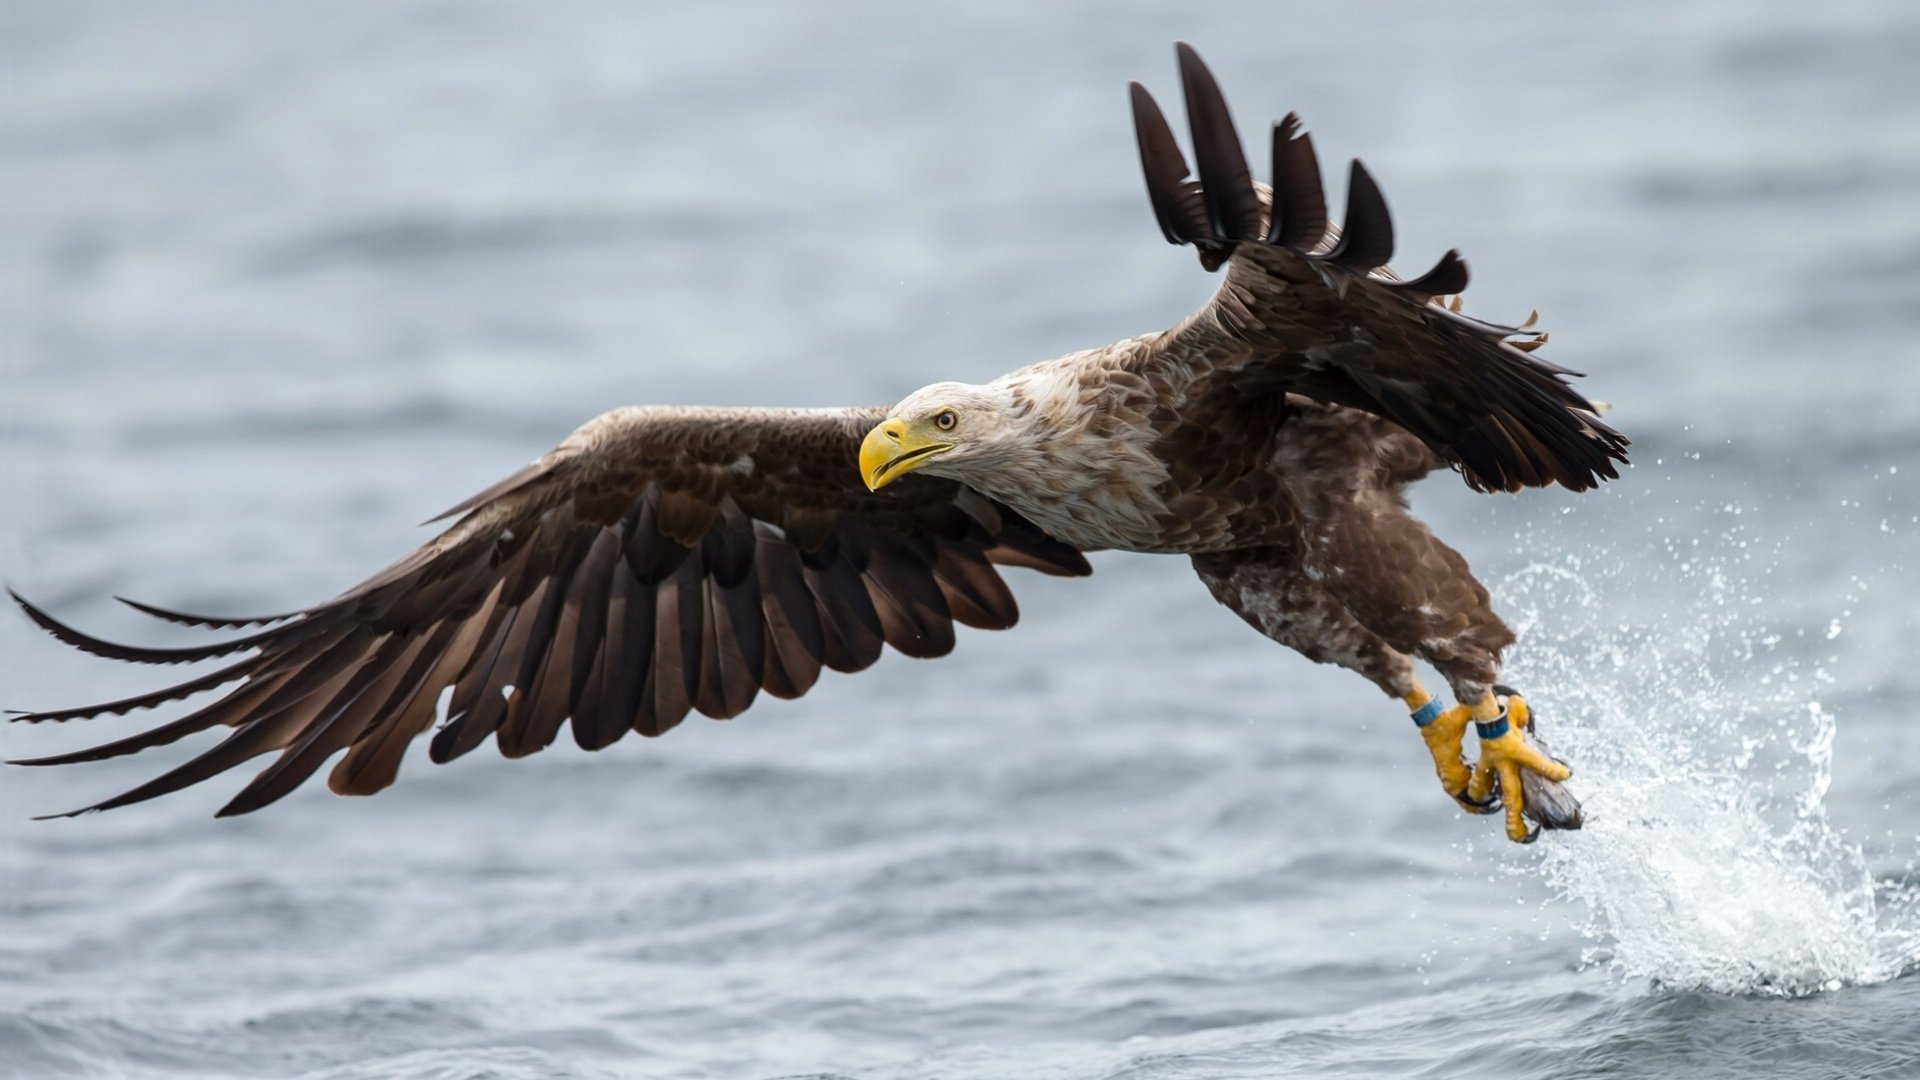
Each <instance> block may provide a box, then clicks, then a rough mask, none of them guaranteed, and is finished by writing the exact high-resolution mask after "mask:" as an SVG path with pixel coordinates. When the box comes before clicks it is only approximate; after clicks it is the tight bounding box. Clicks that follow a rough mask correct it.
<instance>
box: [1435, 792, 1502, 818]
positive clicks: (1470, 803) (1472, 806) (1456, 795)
mask: <svg viewBox="0 0 1920 1080" xmlns="http://www.w3.org/2000/svg"><path fill="white" fill-rule="evenodd" d="M1447 794H1448V795H1450V796H1452V797H1453V801H1454V802H1456V803H1459V804H1460V809H1462V810H1465V811H1466V812H1467V813H1469V814H1491V813H1493V812H1494V811H1496V810H1498V809H1500V793H1499V791H1498V790H1495V791H1491V792H1488V793H1487V797H1486V798H1484V799H1475V798H1473V797H1472V796H1470V795H1468V794H1467V793H1466V790H1465V789H1464V788H1463V789H1461V790H1459V791H1449V792H1447Z"/></svg>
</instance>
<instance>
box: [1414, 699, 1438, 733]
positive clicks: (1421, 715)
mask: <svg viewBox="0 0 1920 1080" xmlns="http://www.w3.org/2000/svg"><path fill="white" fill-rule="evenodd" d="M1442 711H1443V710H1442V709H1441V708H1440V703H1439V702H1438V701H1434V700H1429V701H1428V702H1427V703H1426V704H1425V705H1422V706H1420V707H1419V708H1418V709H1415V710H1413V726H1414V727H1426V726H1427V725H1428V724H1431V723H1433V722H1434V721H1435V720H1438V719H1440V713H1441V712H1442Z"/></svg>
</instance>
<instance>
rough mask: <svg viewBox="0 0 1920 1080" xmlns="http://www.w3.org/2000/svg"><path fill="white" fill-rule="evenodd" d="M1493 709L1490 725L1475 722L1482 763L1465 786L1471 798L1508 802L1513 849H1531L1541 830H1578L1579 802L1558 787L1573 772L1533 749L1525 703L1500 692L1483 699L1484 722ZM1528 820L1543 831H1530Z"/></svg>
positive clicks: (1476, 765)
mask: <svg viewBox="0 0 1920 1080" xmlns="http://www.w3.org/2000/svg"><path fill="white" fill-rule="evenodd" d="M1489 706H1490V707H1491V708H1492V714H1491V719H1479V718H1476V720H1475V726H1476V727H1477V729H1478V731H1479V735H1480V760H1479V761H1477V762H1475V763H1474V766H1473V777H1472V779H1471V780H1470V781H1469V782H1468V784H1467V791H1466V794H1467V796H1468V798H1470V799H1475V800H1488V799H1497V800H1499V801H1500V802H1504V803H1505V804H1506V809H1507V838H1508V839H1510V840H1512V841H1514V842H1515V843H1521V844H1531V843H1533V842H1534V841H1535V840H1537V839H1539V836H1540V829H1577V828H1579V827H1580V824H1581V814H1580V801H1579V800H1578V799H1576V798H1574V797H1573V794H1572V793H1571V792H1569V791H1568V790H1567V789H1566V788H1564V787H1562V786H1560V785H1561V784H1562V783H1563V782H1564V781H1566V780H1567V779H1568V778H1569V777H1571V776H1572V775H1573V770H1572V769H1571V768H1568V767H1567V764H1566V762H1564V761H1560V760H1559V759H1557V758H1554V757H1551V756H1549V755H1548V754H1547V753H1546V752H1545V751H1544V750H1542V749H1541V748H1540V747H1539V746H1537V745H1535V743H1534V741H1533V739H1532V736H1533V734H1534V722H1533V712H1532V710H1531V709H1529V708H1528V707H1527V702H1526V699H1524V698H1522V697H1521V696H1520V695H1519V694H1518V693H1515V692H1514V691H1513V690H1512V689H1510V688H1508V687H1505V686H1500V687H1495V692H1494V693H1491V694H1488V695H1487V697H1486V698H1485V699H1483V701H1482V703H1481V706H1480V709H1479V712H1480V714H1481V715H1482V716H1484V715H1486V711H1487V708H1488V707H1489ZM1529 820H1532V821H1533V822H1534V823H1535V824H1537V825H1538V826H1539V828H1538V829H1533V828H1529V827H1528V826H1527V822H1528V821H1529Z"/></svg>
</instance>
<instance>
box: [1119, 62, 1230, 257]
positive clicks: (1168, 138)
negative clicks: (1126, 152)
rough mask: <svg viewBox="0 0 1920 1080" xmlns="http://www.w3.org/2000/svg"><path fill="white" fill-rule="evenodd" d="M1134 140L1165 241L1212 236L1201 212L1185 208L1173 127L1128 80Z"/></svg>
mask: <svg viewBox="0 0 1920 1080" xmlns="http://www.w3.org/2000/svg"><path fill="white" fill-rule="evenodd" d="M1129 85H1130V89H1129V91H1128V92H1129V94H1130V95H1131V97H1132V99H1133V132H1134V140H1135V142H1137V143H1138V144H1139V148H1140V171H1141V172H1142V173H1143V174H1144V175H1145V177H1146V181H1147V199H1148V201H1150V202H1151V203H1152V204H1153V216H1154V219H1155V220H1156V221H1158V222H1159V223H1160V232H1161V233H1162V235H1164V236H1165V237H1166V238H1167V243H1169V244H1193V243H1200V242H1202V241H1206V240H1210V239H1212V233H1211V231H1210V230H1209V229H1208V228H1207V225H1206V215H1205V214H1204V212H1202V213H1198V214H1194V213H1189V212H1188V207H1187V199H1186V195H1187V194H1188V192H1187V188H1188V186H1189V185H1188V184H1187V176H1188V171H1187V159H1186V157H1185V156H1184V155H1182V154H1181V153H1180V144H1179V143H1178V142H1177V141H1175V140H1174V137H1173V128H1172V126H1171V125H1169V124H1168V123H1167V117H1166V114H1165V113H1163V112H1161V111H1160V104H1159V103H1158V102H1156V101H1154V100H1153V95H1152V94H1150V93H1148V92H1147V88H1146V87H1144V86H1142V85H1140V84H1139V83H1137V82H1135V83H1131V84H1129Z"/></svg>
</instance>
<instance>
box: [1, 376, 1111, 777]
mask: <svg viewBox="0 0 1920 1080" xmlns="http://www.w3.org/2000/svg"><path fill="white" fill-rule="evenodd" d="M884 416H885V413H884V412H883V411H882V410H879V409H868V410H854V409H847V410H822V411H800V410H791V411H782V410H730V409H675V408H661V409H639V408H635V409H621V410H617V411H615V412H611V413H608V414H606V415H605V416H602V417H600V418H599V419H597V420H595V421H593V422H591V423H589V424H587V425H586V426H585V427H583V428H581V429H580V430H579V431H577V432H575V433H574V434H573V435H572V436H571V437H570V438H568V439H567V440H566V442H564V443H562V444H561V446H560V447H559V448H558V449H556V450H555V451H554V452H553V453H551V454H548V455H547V456H546V457H544V458H542V459H540V460H539V461H537V462H535V463H534V464H533V465H531V466H529V467H527V468H526V469H523V470H521V471H520V472H518V473H516V474H514V475H513V476H511V477H508V478H507V479H506V480H504V481H502V482H501V483H499V484H497V485H495V486H494V487H492V488H490V489H488V490H487V491H484V492H482V493H480V494H479V495H476V496H475V497H473V498H472V499H469V500H468V501H467V502H465V503H462V504H461V505H459V506H457V507H455V508H453V509H452V510H450V511H448V512H447V514H445V515H442V516H443V517H446V516H453V515H455V514H458V515H461V516H460V518H459V520H458V521H457V522H456V523H455V524H454V525H453V526H452V527H451V528H449V529H447V530H446V531H445V532H444V533H442V534H441V535H440V536H438V537H436V538H435V539H434V540H433V541H432V542H430V543H428V544H427V545H426V546H424V547H422V548H421V549H420V550H418V551H416V552H414V553H413V554H411V555H409V556H407V557H406V558H404V559H402V560H400V561H399V562H398V563H395V564H394V565H393V566H391V567H389V568H387V569H386V570H384V571H382V572H381V573H379V574H377V575H375V576H374V577H373V578H371V579H369V580H367V581H366V582H364V583H362V584H360V585H358V586H356V587H354V588H353V589H350V590H348V591H347V592H345V593H343V594H341V595H340V596H338V597H336V598H334V599H333V600H330V601H328V602H326V603H324V604H321V605H319V606H318V607H313V608H309V609H307V610H305V611H299V612H292V613H288V614H285V615H275V616H266V617H261V618H216V617H208V616H200V615H189V614H184V613H180V612H173V611H167V610H164V609H160V608H155V607H151V606H148V605H142V604H135V605H134V606H135V607H138V608H140V609H141V610H142V611H145V612H147V613H149V614H151V615H155V616H158V617H159V618H162V619H166V620H169V621H172V622H178V623H185V624H188V625H194V626H204V627H210V628H225V629H235V628H242V627H252V626H262V627H264V629H259V630H255V631H254V632H252V633H249V634H246V635H244V636H240V637H237V638H232V639H229V640H225V641H222V642H218V643H215V644H210V645H204V646H199V647H195V648H183V649H146V648H138V647H132V646H125V645H118V644H114V643H112V642H107V641H102V640H100V639H98V638H94V637H90V636H88V635H86V634H83V633H81V632H80V631H78V630H74V629H73V628H71V627H68V626H66V625H65V624H63V623H60V622H58V621H57V620H55V619H54V618H52V617H51V616H49V615H48V614H46V613H45V612H43V611H41V610H39V609H38V608H35V607H33V606H32V605H30V604H28V603H27V602H26V601H24V600H20V598H19V597H18V596H15V600H17V601H19V602H20V604H21V606H22V607H23V608H24V609H25V610H26V613H27V615H28V616H30V617H31V618H32V619H33V620H34V621H35V622H37V623H39V624H40V625H41V626H42V627H44V628H45V629H46V630H48V631H49V632H50V633H52V634H53V635H54V636H55V637H57V638H59V639H60V640H61V641H64V642H66V643H68V644H70V645H74V646H76V647H78V648H81V649H84V650H86V651H88V652H91V653H94V654H96V655H99V656H104V657H108V658H110V659H116V660H127V661H132V662H136V663H150V664H172V663H182V662H190V661H201V660H211V659H215V658H218V657H227V656H232V655H235V654H239V653H247V654H248V655H247V656H245V658H243V659H241V660H239V661H237V662H234V663H230V664H228V665H227V666H225V667H222V668H220V669H218V670H216V671H214V672H211V673H209V674H207V675H203V676H201V677H199V678H195V679H191V680H189V681H187V682H183V683H180V684H178V685H175V686H170V687H167V688H165V689H163V690H159V691H156V692H154V693H151V694H145V695H141V696H139V697H133V698H127V699H125V700H121V701H113V702H107V703H104V704H100V705H93V706H88V707H85V708H78V709H60V710H54V711H50V712H41V713H32V714H26V715H22V716H17V717H15V719H20V720H28V721H40V720H67V719H73V718H78V717H90V716H96V715H100V714H103V713H125V712H129V711H131V710H134V709H143V708H147V707H150V706H154V705H160V704H163V703H167V702H171V701H176V700H181V699H184V698H186V697H189V696H191V695H194V694H199V693H202V692H205V691H209V690H214V689H217V688H221V687H229V686H231V687H232V688H231V689H229V690H227V691H226V692H225V694H224V695H223V696H221V697H219V698H218V699H217V700H215V701H213V702H211V703H210V704H208V705H206V706H204V707H202V708H200V709H197V710H196V711H194V712H192V713H190V714H188V715H187V716H184V717H182V718H180V719H177V720H173V721H171V722H169V723H165V724H161V725H159V726H157V727H154V728H151V729H149V730H147V731H144V732H141V733H140V734H137V735H133V736H130V737H128V738H124V739H120V740H118V741H116V742H111V743H107V744H105V745H103V746H97V747H92V748H90V749H86V750H81V751H77V752H74V753H69V754H60V755H57V756H54V757H46V758H37V759H33V760H30V761H24V762H19V763H18V764H27V765H61V764H68V763H72V762H80V761H97V760H100V759H102V758H109V757H116V756H119V755H121V754H130V753H134V752H137V751H140V750H145V749H147V748H149V747H154V746H160V745H163V744H166V743H170V742H173V741H175V740H177V739H180V738H182V737H184V736H187V735H190V734H193V733H195V732H198V731H204V730H207V729H210V728H214V727H216V726H220V725H225V726H227V727H230V728H233V729H234V730H233V733H232V734H230V735H228V736H227V737H226V739H225V740H224V741H222V742H220V743H219V744H218V745H216V746H214V747H213V748H212V749H210V750H208V751H207V752H205V753H203V754H201V755H200V756H198V757H196V758H194V759H192V760H191V761H188V762H187V763H185V764H184V765H181V766H180V767H178V768H176V769H174V770H172V771H170V772H168V773H166V774H165V775H163V776H160V777H158V778H156V779H154V780H152V781H150V782H148V783H146V784H143V785H141V786H140V787H137V788H134V789H133V790H131V791H128V792H126V793H124V794H122V795H118V796H116V797H114V798H111V799H108V800H106V801H104V802H101V803H97V804H95V805H93V806H90V807H87V808H86V809H87V810H105V809H108V808H111V807H116V806H124V805H127V804H128V803H134V802H140V801H143V800H145V799H150V798H153V797H155V796H158V795H164V794H167V793H168V792H171V791H177V790H179V789H180V788H183V787H186V786H188V785H189V784H195V783H198V782H200V781H202V780H205V779H207V778H209V777H212V776H214V775H216V774H218V773H222V772H225V771H226V770H228V769H231V768H234V767H235V766H237V765H240V764H241V763H243V762H245V761H247V760H249V759H251V758H253V757H256V756H258V755H261V754H266V753H273V752H277V753H278V754H279V757H278V758H277V759H276V760H274V761H273V762H272V763H271V764H270V765H268V766H267V768H266V769H264V770H263V771H261V772H260V774H259V775H258V776H256V777H255V778H254V779H253V781H252V783H250V784H248V785H247V786H246V788H245V789H244V790H242V791H241V792H240V793H239V795H238V796H236V797H235V798H234V799H233V801H232V802H230V803H228V804H227V805H226V807H225V808H223V809H222V810H221V813H222V814H223V815H224V814H241V813H246V812H248V811H251V810H257V809H259V808H260V807H262V806H265V805H267V804H268V803H271V802H273V801H274V800H276V799H278V798H280V797H281V796H283V795H285V794H286V793H287V792H289V791H291V790H293V789H294V788H295V787H297V786H298V785H299V784H300V783H301V782H302V781H304V780H306V778H307V777H309V776H311V775H312V774H313V773H314V771H315V770H316V769H318V768H319V767H320V765H321V764H322V763H324V762H325V761H326V760H327V759H328V758H329V757H331V756H333V755H334V754H336V753H338V752H340V751H343V750H344V751H345V752H346V756H345V757H343V758H342V759H341V760H340V762H339V764H338V765H336V766H335V767H334V769H333V772H332V774H331V776H330V778H329V784H330V786H331V787H332V788H333V790H334V791H336V792H339V793H341V794H343V795H366V794H371V793H372V792H375V791H378V790H380V789H381V788H383V787H385V786H387V785H388V784H390V783H392V782H393V779H394V776H395V774H396V771H397V770H398V768H399V765H400V759H401V757H402V755H403V754H404V752H405V750H406V748H407V746H408V744H409V743H410V742H411V741H412V740H413V738H414V737H415V736H416V735H419V734H420V733H421V732H423V731H425V730H426V729H427V728H428V727H429V726H431V725H432V723H433V721H434V718H435V716H436V715H438V712H439V708H438V703H439V700H440V698H441V696H442V692H443V691H445V690H447V689H448V688H451V689H452V697H451V699H450V701H449V704H448V706H447V712H446V715H447V723H446V724H445V725H444V726H442V727H441V728H440V729H439V731H438V732H437V733H436V734H435V735H434V737H433V740H432V751H431V756H432V758H433V760H435V761H449V760H451V759H453V758H456V757H458V756H460V755H461V754H464V753H466V752H467V751H469V750H472V749H473V748H474V747H476V746H478V745H479V744H480V743H481V742H483V741H484V740H485V739H486V738H487V737H488V736H492V737H494V738H495V739H496V740H497V741H498V743H499V745H500V750H501V752H502V753H504V754H506V755H507V756H509V757H519V756H522V755H525V754H531V753H533V752H535V751H537V750H539V749H541V748H542V747H544V746H546V745H547V744H548V743H550V742H552V741H553V740H554V738H555V737H556V736H557V735H558V733H559V731H560V728H561V725H562V724H563V723H565V722H566V721H567V720H568V719H569V718H571V720H572V722H573V723H572V727H573V737H574V740H575V741H576V742H578V743H579V744H580V745H581V746H582V747H584V748H586V749H589V750H596V749H599V748H601V747H603V746H607V745H610V744H611V743H613V742H614V741H616V740H618V739H619V738H620V737H621V736H622V735H624V734H625V733H626V732H627V731H629V730H634V731H638V732H640V733H641V734H643V735H659V734H660V733H662V732H664V731H666V730H667V729H669V728H671V727H673V726H674V725H675V724H678V723H679V722H680V721H681V719H682V718H684V717H685V716H686V715H687V713H688V711H690V710H698V711H700V712H702V713H705V714H706V715H708V716H712V717H730V716H734V715H736V714H738V713H740V712H741V711H742V710H744V709H745V708H746V707H747V706H748V705H749V704H751V703H752V702H753V700H754V697H755V696H756V695H757V694H758V693H759V692H760V691H762V690H765V691H766V692H767V693H770V694H773V695H775V696H778V697H797V696H799V695H800V694H803V693H805V692H806V691H807V690H808V688H810V687H811V686H813V684H814V681H815V680H816V679H818V678H819V675H820V670H821V668H822V667H827V668H832V669H834V670H836V671H859V670H861V669H862V668H865V667H867V666H868V665H870V664H872V663H873V662H874V661H875V660H876V659H877V658H878V657H879V655H880V650H881V645H882V644H883V643H884V644H888V645H892V646H893V647H894V648H895V649H898V650H899V651H900V652H903V653H906V654H907V655H909V656H917V657H931V656H941V655H944V654H946V653H947V652H948V651H949V650H951V649H952V648H953V644H954V631H953V624H954V623H956V622H959V623H964V624H966V625H968V626H976V627H985V628H991V629H1001V628H1005V627H1008V626H1011V625H1013V623H1014V620H1015V619H1016V618H1017V617H1018V611H1017V609H1016V607H1015V605H1014V601H1013V596H1012V594H1011V593H1009V592H1008V590H1007V587H1006V584H1005V583H1004V582H1003V581H1002V580H1001V579H1000V576H999V574H998V572H997V571H996V570H995V569H994V567H995V564H1001V565H1019V566H1028V567H1032V568H1035V569H1038V570H1042V571H1045V572H1048V573H1053V574H1074V575H1077V574H1085V573H1088V572H1089V567H1088V566H1087V563H1086V560H1085V559H1084V558H1083V557H1082V556H1081V555H1080V553H1079V552H1078V551H1076V550H1075V549H1073V548H1071V547H1069V546H1067V545H1065V544H1062V543H1060V542H1059V541H1057V540H1054V539H1053V538H1051V537H1049V536H1048V535H1046V534H1045V533H1044V532H1042V531H1041V530H1040V529H1039V528H1038V527H1036V526H1034V525H1033V524H1031V523H1030V522H1028V521H1027V520H1026V519H1024V518H1022V517H1020V516H1019V515H1017V514H1015V513H1014V512H1013V511H1012V510H1009V509H1007V508H1006V507H1004V506H1001V505H999V504H997V503H995V502H992V501H990V500H988V499H986V498H984V497H982V496H981V495H979V494H978V493H976V492H974V491H972V490H971V489H969V488H966V487H963V486H961V485H959V484H956V483H954V482H952V481H948V480H940V479H936V478H933V477H929V476H925V475H916V476H911V477H907V478H905V479H903V480H901V481H900V482H899V483H896V484H891V485H888V486H887V487H886V488H885V489H884V490H882V491H880V492H878V493H869V492H868V491H867V490H866V489H865V488H864V486H863V485H862V484H861V483H860V482H859V468H858V465H857V464H856V459H857V457H858V454H859V445H860V439H861V437H862V436H863V435H864V434H865V432H866V431H867V430H868V429H869V428H870V427H872V426H873V425H874V424H876V423H878V422H879V421H880V420H881V419H883V418H884ZM235 683H238V684H239V685H238V686H233V685H232V684H235ZM75 812H76V813H80V812H84V811H75Z"/></svg>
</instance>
